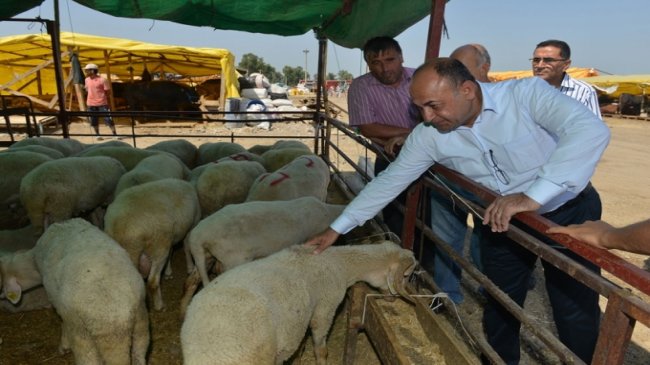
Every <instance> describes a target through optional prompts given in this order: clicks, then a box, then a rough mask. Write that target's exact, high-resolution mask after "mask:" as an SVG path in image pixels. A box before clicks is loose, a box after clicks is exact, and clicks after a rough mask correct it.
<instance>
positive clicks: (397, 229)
mask: <svg viewBox="0 0 650 365" xmlns="http://www.w3.org/2000/svg"><path fill="white" fill-rule="evenodd" d="M363 57H364V59H365V60H366V63H367V65H368V70H369V71H370V72H368V73H366V74H365V75H361V76H359V77H357V78H356V79H354V80H352V84H351V85H350V88H349V90H348V111H349V124H350V126H351V127H354V128H356V129H357V130H358V131H359V133H361V134H362V135H363V136H364V137H366V138H368V139H370V140H371V141H372V142H374V143H376V144H377V145H379V146H380V147H381V148H383V150H384V152H385V153H386V155H387V156H390V157H395V155H396V154H397V152H398V151H399V148H400V147H401V145H402V144H403V143H404V141H405V140H406V137H407V136H408V135H409V133H411V130H412V129H413V128H414V127H415V126H416V125H417V124H418V122H419V120H420V113H419V111H418V110H417V107H416V106H415V105H414V104H413V103H412V102H411V96H410V94H409V86H410V84H411V76H412V75H413V71H415V70H414V69H413V68H407V67H404V66H403V65H402V64H403V62H404V59H403V58H402V48H401V47H400V45H399V43H398V42H397V41H396V40H395V39H393V38H391V37H375V38H372V39H369V40H368V41H367V42H366V44H365V45H364V46H363ZM389 163H390V161H388V160H387V159H386V158H385V157H384V156H377V158H376V159H375V174H379V173H380V172H381V171H383V170H384V169H386V167H387V166H388V164H389ZM396 200H397V201H400V202H401V203H402V204H404V203H405V201H406V194H405V193H404V194H402V195H400V196H399V197H398V198H397V199H396ZM382 214H383V218H384V222H385V223H386V225H387V226H388V228H390V230H391V231H393V232H394V233H396V234H397V235H401V233H402V222H403V219H404V218H403V216H402V214H401V213H400V212H399V210H397V209H396V208H395V207H393V206H392V205H390V204H389V205H388V206H386V208H384V210H383V211H382Z"/></svg>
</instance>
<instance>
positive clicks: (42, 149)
mask: <svg viewBox="0 0 650 365" xmlns="http://www.w3.org/2000/svg"><path fill="white" fill-rule="evenodd" d="M19 151H29V152H36V153H40V154H42V155H45V156H47V157H50V158H51V159H58V158H63V157H65V155H64V154H63V153H62V152H61V151H59V150H55V149H54V148H51V147H46V146H42V145H38V144H32V145H26V146H22V147H14V148H11V149H8V150H5V151H4V152H3V153H12V152H14V153H15V152H19Z"/></svg>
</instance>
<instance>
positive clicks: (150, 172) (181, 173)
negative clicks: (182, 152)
mask: <svg viewBox="0 0 650 365" xmlns="http://www.w3.org/2000/svg"><path fill="white" fill-rule="evenodd" d="M189 173H190V170H189V169H188V168H187V166H185V164H184V163H183V162H181V160H179V159H178V158H177V157H176V156H174V155H172V154H168V153H161V154H157V155H153V156H149V157H146V158H144V159H143V160H142V161H140V162H139V163H138V164H137V165H136V166H135V167H134V168H133V169H132V170H131V171H128V172H127V173H125V174H124V175H122V177H121V178H120V180H119V181H118V183H117V186H116V187H115V195H116V196H117V195H119V194H120V193H121V192H122V191H124V189H127V188H130V187H132V186H136V185H141V184H144V183H146V182H150V181H154V180H161V179H164V178H174V179H180V180H183V179H185V178H186V177H187V176H188V175H189Z"/></svg>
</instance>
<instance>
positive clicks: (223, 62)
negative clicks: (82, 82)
mask: <svg viewBox="0 0 650 365" xmlns="http://www.w3.org/2000/svg"><path fill="white" fill-rule="evenodd" d="M60 39H61V52H62V62H63V65H62V67H63V69H64V70H63V71H64V72H63V73H64V77H65V78H66V80H65V83H66V88H67V87H68V86H69V85H70V83H71V81H72V73H71V72H70V70H71V65H70V60H71V59H70V56H71V54H72V53H75V54H77V56H78V59H79V62H80V63H81V66H82V67H83V65H85V64H87V63H95V64H97V65H98V66H99V68H100V72H101V73H105V74H110V75H111V78H112V79H113V80H115V79H119V80H122V81H130V80H133V79H134V77H136V76H140V75H141V74H142V72H143V71H144V68H145V66H146V68H147V70H148V71H149V72H150V73H154V72H160V73H172V74H178V75H183V76H184V77H192V76H207V75H215V74H218V75H220V76H221V79H222V92H221V95H222V100H225V98H227V97H237V96H239V93H238V91H237V76H236V71H235V66H234V62H235V57H234V55H233V54H232V53H230V51H228V50H226V49H218V48H192V47H182V46H169V45H161V44H152V43H144V42H139V41H134V40H129V39H119V38H107V37H99V36H93V35H85V34H78V33H68V32H62V33H61V36H60ZM53 64H54V60H53V59H52V45H51V40H50V36H49V35H47V34H27V35H15V36H9V37H3V38H0V92H1V93H2V94H12V95H22V96H27V97H29V98H30V99H31V100H32V102H34V103H36V104H38V105H40V106H44V107H46V108H50V109H58V108H57V106H56V103H57V99H56V97H55V96H53V95H56V80H55V75H54V66H53Z"/></svg>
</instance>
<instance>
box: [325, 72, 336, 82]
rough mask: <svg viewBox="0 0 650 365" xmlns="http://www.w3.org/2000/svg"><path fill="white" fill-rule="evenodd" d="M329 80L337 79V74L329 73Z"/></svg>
mask: <svg viewBox="0 0 650 365" xmlns="http://www.w3.org/2000/svg"><path fill="white" fill-rule="evenodd" d="M327 80H336V75H335V74H334V72H328V73H327Z"/></svg>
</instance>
